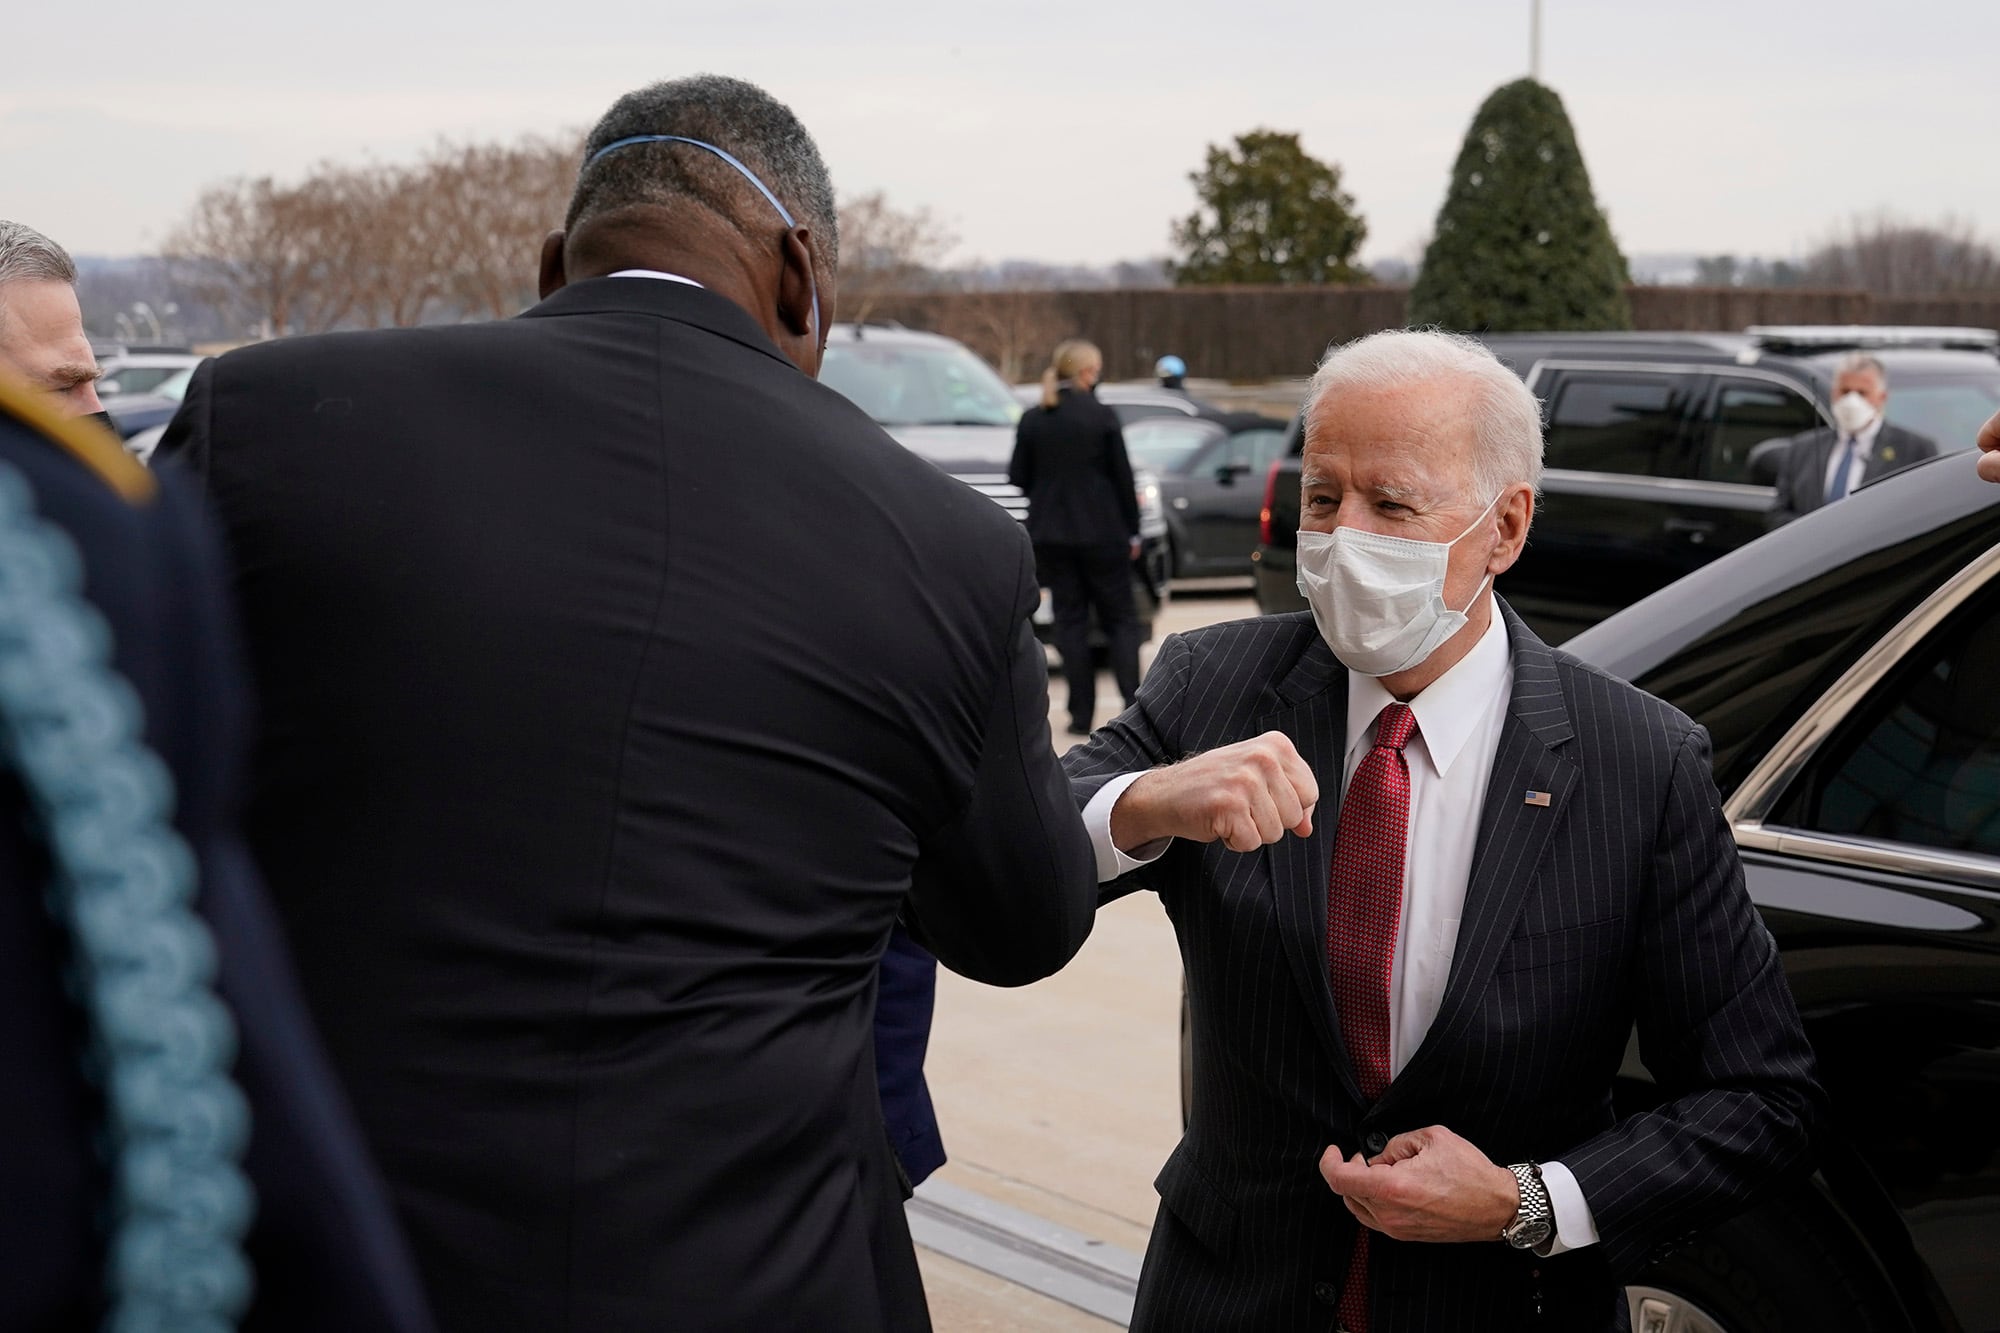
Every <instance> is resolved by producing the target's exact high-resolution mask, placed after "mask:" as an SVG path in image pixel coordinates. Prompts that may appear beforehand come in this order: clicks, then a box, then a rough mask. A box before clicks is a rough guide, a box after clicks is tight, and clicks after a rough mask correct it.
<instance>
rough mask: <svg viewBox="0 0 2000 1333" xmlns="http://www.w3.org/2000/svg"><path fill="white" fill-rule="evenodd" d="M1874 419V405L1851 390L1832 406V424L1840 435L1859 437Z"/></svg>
mask: <svg viewBox="0 0 2000 1333" xmlns="http://www.w3.org/2000/svg"><path fill="white" fill-rule="evenodd" d="M1874 419H1875V404H1873V403H1871V402H1869V401H1868V400H1867V399H1866V398H1863V397H1862V396H1861V395H1860V394H1858V393H1856V392H1854V391H1853V390H1851V389H1850V390H1849V391H1848V392H1846V393H1844V394H1842V395H1840V397H1839V399H1838V400H1836V401H1835V403H1834V405H1833V424H1834V425H1836V426H1838V427H1840V433H1841V434H1842V435H1859V434H1860V433H1861V432H1862V431H1864V430H1866V429H1868V423H1869V422H1871V421H1873V420H1874Z"/></svg>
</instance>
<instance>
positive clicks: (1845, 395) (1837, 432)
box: [1770, 352, 1938, 527]
mask: <svg viewBox="0 0 2000 1333" xmlns="http://www.w3.org/2000/svg"><path fill="white" fill-rule="evenodd" d="M1888 407H1889V372H1888V369H1887V368H1886V367H1884V366H1883V364H1882V363H1881V361H1880V360H1878V359H1877V358H1875V357H1872V356H1869V355H1868V354H1867V353H1866V352H1855V353H1853V354H1851V355H1849V356H1847V357H1845V358H1843V359H1842V360H1841V362H1840V365H1839V366H1838V368H1836V370H1835V371H1834V376H1833V422H1834V424H1833V425H1832V426H1830V427H1828V426H1822V427H1820V428H1819V429H1817V430H1809V431H1806V432H1805V433H1804V434H1802V435H1795V436H1793V437H1792V441H1791V443H1790V445H1788V446H1787V447H1786V449H1785V452H1784V454H1783V456H1782V457H1781V458H1780V459H1779V462H1778V498H1777V503H1776V504H1774V505H1773V506H1772V509H1771V514H1770V522H1771V525H1772V526H1774V527H1775V526H1777V525H1778V524H1781V523H1789V522H1791V521H1792V520H1793V519H1795V518H1797V517H1798V516H1799V515H1800V514H1806V513H1810V512H1812V511H1813V510H1815V509H1818V508H1820V507H1822V506H1824V505H1830V504H1832V503H1834V502H1835V501H1837V500H1843V499H1845V498H1847V497H1848V496H1849V495H1852V494H1853V493H1854V492H1855V491H1857V490H1859V489H1860V488H1861V487H1862V486H1864V485H1867V484H1868V483H1869V482H1872V481H1878V480H1880V479H1881V478H1883V477H1886V476H1888V475H1889V474H1890V473H1891V472H1899V471H1901V470H1902V469H1904V468H1906V467H1909V466H1911V465H1912V464H1915V463H1921V462H1923V461H1924V460H1925V459H1926V458H1934V457H1936V456H1937V451H1938V447H1937V444H1936V442H1935V441H1933V440H1931V439H1929V438H1928V437H1926V436H1923V435H1919V434H1917V433H1916V432H1915V431H1911V430H1904V429H1903V428H1902V427H1901V426H1892V425H1890V424H1889V423H1888V421H1887V420H1885V416H1886V413H1887V411H1888Z"/></svg>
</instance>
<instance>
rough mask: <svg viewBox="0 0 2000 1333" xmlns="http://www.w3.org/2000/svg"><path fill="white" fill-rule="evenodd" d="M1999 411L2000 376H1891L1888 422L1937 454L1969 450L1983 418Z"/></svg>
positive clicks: (1976, 437) (1976, 436)
mask: <svg viewBox="0 0 2000 1333" xmlns="http://www.w3.org/2000/svg"><path fill="white" fill-rule="evenodd" d="M1996 411H2000V374H1996V375H1994V376H1993V377H1991V378H1984V379H1972V378H1966V379H1962V380H1941V379H1933V378H1926V377H1920V376H1917V375H1909V374H1904V375H1892V376H1891V377H1890V380H1889V407H1888V411H1887V413H1886V414H1885V415H1886V417H1887V419H1888V421H1889V423H1890V424H1891V425H1895V426H1901V427H1902V428H1903V429H1904V430H1913V431H1915V432H1916V433H1917V434H1919V435H1921V436H1923V437H1924V438H1926V439H1928V440H1929V441H1930V442H1931V443H1933V444H1935V445H1936V446H1937V447H1938V451H1939V452H1940V453H1947V454H1948V453H1952V452H1954V451H1956V450H1959V449H1970V448H1971V447H1972V445H1973V442H1974V441H1975V440H1977V439H1978V438H1979V427H1980V426H1981V425H1982V424H1984V422H1985V421H1986V418H1988V417H1990V416H1992V415H1993V414H1994V413H1995V412H1996Z"/></svg>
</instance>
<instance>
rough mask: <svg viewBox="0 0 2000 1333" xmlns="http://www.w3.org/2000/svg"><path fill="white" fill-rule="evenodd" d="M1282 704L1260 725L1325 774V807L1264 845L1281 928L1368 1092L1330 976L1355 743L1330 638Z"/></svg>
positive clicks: (1292, 677)
mask: <svg viewBox="0 0 2000 1333" xmlns="http://www.w3.org/2000/svg"><path fill="white" fill-rule="evenodd" d="M1277 694H1278V697H1279V699H1280V701H1281V706H1280V707H1279V708H1277V709H1276V710H1274V711H1272V712H1270V713H1266V714H1264V715H1262V716H1260V717H1259V718H1257V720H1256V722H1255V724H1254V727H1255V730H1256V731H1258V732H1262V731H1282V732H1284V733H1285V734H1286V735H1287V736H1290V737H1291V738H1292V744H1293V745H1295V746H1296V747H1297V748H1298V751H1299V757H1300V758H1302V759H1304V760H1305V761H1306V764H1307V766H1308V767H1310V768H1311V769H1312V771H1313V776H1314V777H1315V778H1317V779H1318V780H1319V788H1320V794H1319V807H1318V809H1317V810H1316V811H1315V812H1314V815H1313V832H1312V836H1311V837H1310V838H1295V837H1292V836H1290V835H1286V836H1285V837H1282V838H1280V839H1278V841H1277V842H1275V843H1273V844H1271V845H1270V846H1268V847H1266V848H1265V849H1264V856H1265V858H1266V860H1265V864H1266V866H1267V867H1268V868H1269V870H1270V876H1269V879H1270V887H1271V893H1272V895H1273V899H1274V906H1275V908H1276V912H1277V921H1278V933H1279V936H1280V938H1281V939H1282V940H1283V941H1284V951H1285V958H1286V961H1287V962H1288V963H1289V964H1290V965H1291V968H1292V974H1293V979H1294V980H1295V981H1296V982H1297V983H1298V987H1299V991H1300V993H1301V994H1302V996H1303V997H1304V999H1305V1004H1306V1009H1307V1011H1308V1012H1309V1013H1311V1015H1312V1019H1313V1025H1314V1026H1315V1027H1316V1028H1317V1029H1318V1030H1319V1035H1320V1040H1321V1043H1322V1044H1323V1045H1324V1046H1325V1048H1326V1053H1327V1056H1328V1058H1329V1059H1330V1060H1331V1061H1332V1062H1333V1067H1334V1069H1335V1070H1336V1071H1338V1073H1339V1075H1340V1079H1341V1083H1342V1086H1343V1087H1344V1088H1345V1090H1346V1093H1347V1095H1348V1097H1349V1098H1351V1099H1353V1100H1355V1101H1357V1102H1358V1101H1359V1100H1360V1099H1361V1090H1360V1087H1359V1086H1358V1085H1357V1084H1356V1083H1355V1081H1354V1070H1353V1067H1352V1065H1351V1064H1350V1063H1349V1061H1348V1058H1347V1047H1346V1045H1345V1043H1343V1042H1342V1041H1341V1039H1340V1020H1339V1018H1338V1016H1337V1015H1336V1014H1335V1013H1334V1008H1333V987H1332V985H1331V982H1330V980H1329V978H1328V976H1327V956H1326V890H1327V882H1328V877H1329V876H1330V875H1331V874H1332V869H1333V836H1334V829H1335V827H1336V825H1337V823H1338V810H1339V807H1340V785H1341V778H1342V771H1343V769H1344V768H1345V767H1346V765H1345V763H1344V758H1345V752H1346V748H1347V671H1346V669H1345V668H1344V667H1342V666H1341V665H1340V663H1339V661H1338V660H1337V659H1336V658H1335V657H1334V655H1333V650H1332V649H1330V648H1328V647H1327V646H1326V641H1325V640H1324V639H1322V638H1320V637H1319V635H1318V634H1314V636H1313V640H1312V644H1311V646H1310V647H1309V648H1307V650H1306V651H1305V653H1304V654H1303V655H1302V656H1301V657H1300V658H1299V660H1298V662H1297V663H1296V664H1295V665H1294V666H1293V668H1292V669H1291V671H1289V672H1288V673H1287V674H1286V676H1285V678H1284V679H1283V680H1282V681H1280V682H1279V683H1278V686H1277Z"/></svg>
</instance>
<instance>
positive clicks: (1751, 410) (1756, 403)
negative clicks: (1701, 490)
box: [1701, 378, 1820, 483]
mask: <svg viewBox="0 0 2000 1333" xmlns="http://www.w3.org/2000/svg"><path fill="white" fill-rule="evenodd" d="M1819 424H1820V419H1819V413H1818V411H1816V410H1815V409H1814V407H1813V405H1812V403H1811V402H1810V401H1809V400H1807V399H1806V397H1805V396H1804V395H1802V394H1800V393H1799V392H1798V391H1797V390H1795V389H1789V388H1786V387H1785V386H1784V385H1782V384H1770V383H1766V382H1764V381H1760V380H1746V379H1733V378H1725V379H1723V380H1721V381H1719V382H1718V383H1717V385H1716V391H1715V411H1714V414H1713V417H1712V418H1711V421H1710V424H1709V435H1708V447H1707V448H1706V449H1704V450H1703V451H1702V458H1701V476H1702V477H1703V478H1705V479H1706V480H1708V481H1734V482H1743V483H1748V482H1750V480H1751V477H1750V468H1749V464H1750V451H1751V450H1752V449H1754V448H1756V447H1757V446H1758V445H1760V444H1762V443H1763V442H1764V441H1766V440H1771V439H1778V438H1780V437H1782V436H1786V435H1798V434H1800V433H1802V432H1804V431H1809V430H1811V429H1813V428H1814V427H1815V426H1818V425H1819Z"/></svg>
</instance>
